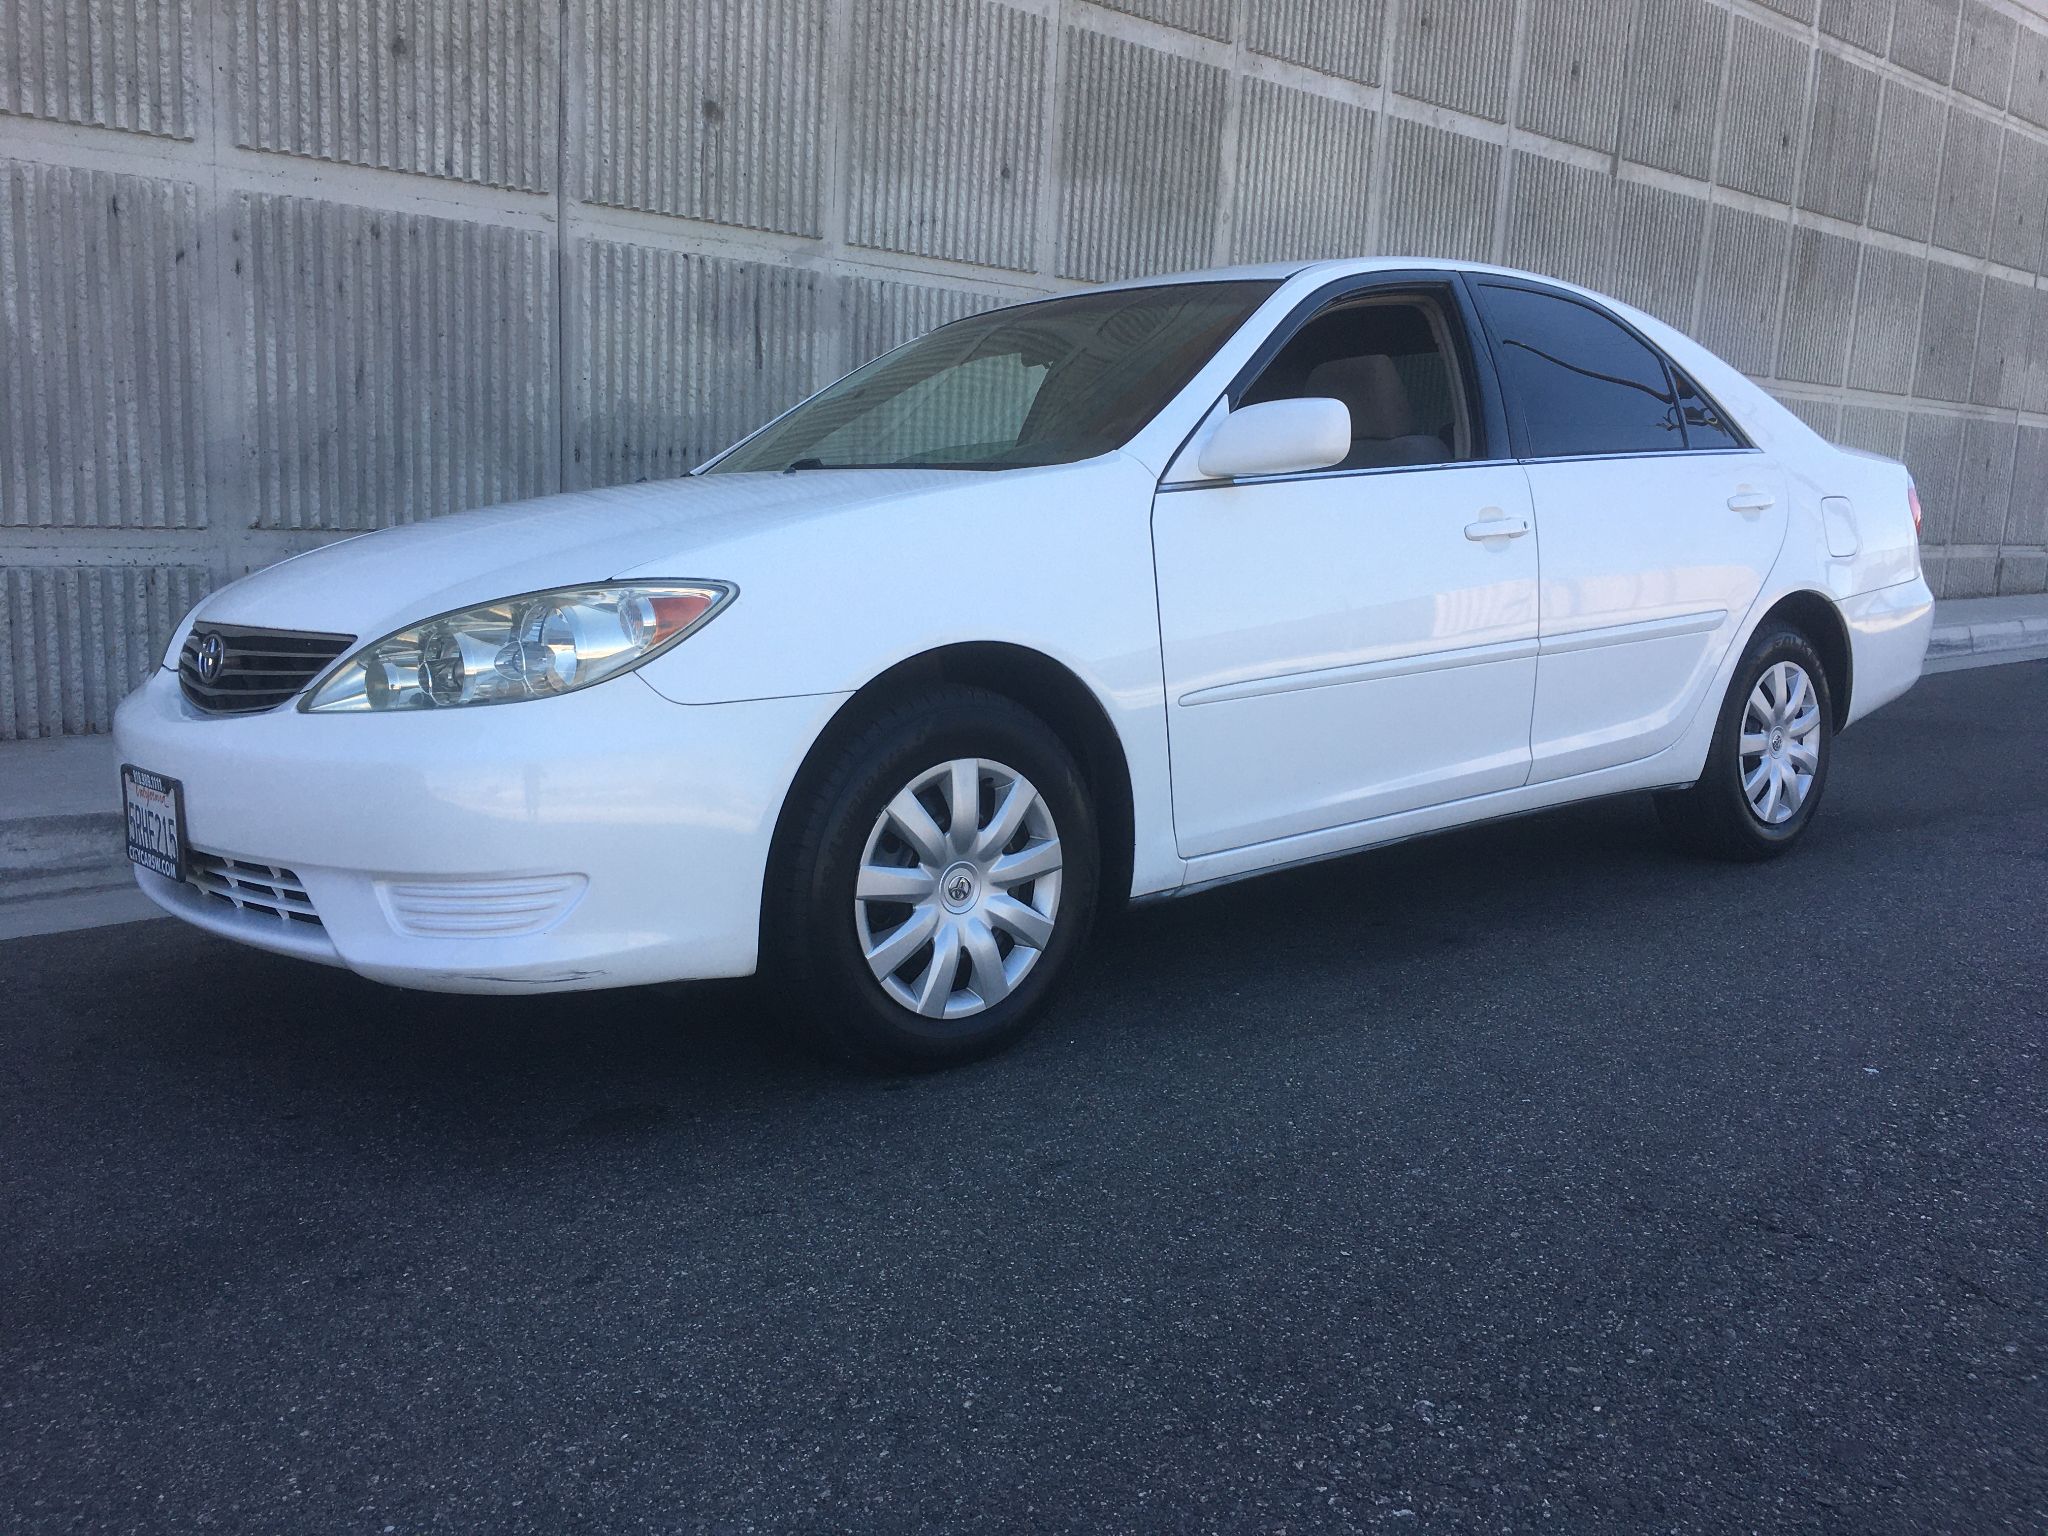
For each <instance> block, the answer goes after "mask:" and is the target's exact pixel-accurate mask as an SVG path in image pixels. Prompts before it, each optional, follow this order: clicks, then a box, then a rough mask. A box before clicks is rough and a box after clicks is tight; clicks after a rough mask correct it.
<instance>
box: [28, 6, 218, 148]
mask: <svg viewBox="0 0 2048 1536" xmlns="http://www.w3.org/2000/svg"><path fill="white" fill-rule="evenodd" d="M194 87H195V80H194V76H193V20H192V0H6V3H5V4H0V112H13V113H17V114H19V115H20V116H23V117H43V118H49V119H51V120H52V121H55V122H61V123H89V124H91V125H93V126H94V127H98V128H123V129H126V130H128V131H129V132H131V133H152V134H157V135H159V136H161V137H164V138H171V139H189V138H191V137H192V136H193V130H194V127H195V125H196V123H197V122H198V108H197V105H196V95H195V89H194Z"/></svg>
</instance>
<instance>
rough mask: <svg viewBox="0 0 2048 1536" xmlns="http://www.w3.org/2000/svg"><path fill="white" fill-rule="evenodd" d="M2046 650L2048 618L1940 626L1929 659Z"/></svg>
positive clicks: (1929, 651)
mask: <svg viewBox="0 0 2048 1536" xmlns="http://www.w3.org/2000/svg"><path fill="white" fill-rule="evenodd" d="M2043 649H2048V616H2044V617H2041V618H2037V619H2036V618H2028V619H1993V620H1989V621H1987V622H1984V623H1980V624H1937V625H1936V626H1935V628H1934V635H1933V637H1932V638H1931V639H1930V640H1929V641H1928V643H1927V659H1928V661H1929V662H1937V661H1952V660H1954V659H1956V658H1957V657H1961V656H1991V655H1996V654H1999V653H2001V652H2007V651H2038V650H2043ZM2015 659H2016V658H2015Z"/></svg>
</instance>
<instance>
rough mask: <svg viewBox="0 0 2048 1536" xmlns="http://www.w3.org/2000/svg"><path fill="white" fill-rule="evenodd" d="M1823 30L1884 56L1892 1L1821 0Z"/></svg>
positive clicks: (1888, 35)
mask: <svg viewBox="0 0 2048 1536" xmlns="http://www.w3.org/2000/svg"><path fill="white" fill-rule="evenodd" d="M1820 29H1821V31H1823V32H1825V33H1827V34H1828V36H1830V37H1839V38H1840V39H1841V40H1842V41H1843V42H1845V43H1854V44H1855V45H1856V46H1857V47H1858V48H1862V49H1866V50H1868V51H1869V52H1871V53H1875V54H1879V55H1882V54H1883V53H1884V48H1885V41H1886V39H1887V38H1889V37H1890V36H1891V29H1892V0H1820Z"/></svg>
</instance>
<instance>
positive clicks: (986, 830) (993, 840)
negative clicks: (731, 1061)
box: [769, 687, 1100, 1067]
mask: <svg viewBox="0 0 2048 1536" xmlns="http://www.w3.org/2000/svg"><path fill="white" fill-rule="evenodd" d="M802 793H803V796H804V798H803V800H802V802H801V803H799V804H798V805H796V806H794V807H792V812H793V814H794V815H795V816H796V817H797V818H798V820H797V821H796V822H795V823H794V824H793V825H794V827H795V835H794V836H793V837H792V838H790V839H789V840H788V842H787V843H786V845H785V846H786V850H787V851H786V855H785V859H784V863H785V867H784V868H783V869H782V870H781V871H780V874H781V879H780V880H779V881H778V882H777V884H778V885H779V887H780V891H779V894H773V895H771V900H773V901H775V902H776V903H777V906H776V908H775V909H772V910H771V928H772V929H773V930H774V938H775V942H774V943H773V944H772V946H771V951H770V955H769V963H770V964H771V966H772V967H773V968H774V970H775V971H776V973H777V974H776V976H775V977H774V979H775V980H776V981H778V982H779V983H780V984H781V986H782V990H783V992H784V994H785V996H786V997H787V998H788V1000H789V1001H790V1002H791V1003H792V1005H794V1006H795V1007H796V1008H797V1009H798V1010H799V1011H801V1012H802V1013H803V1014H804V1015H805V1016H806V1017H807V1018H808V1019H809V1020H810V1021H811V1022H812V1023H814V1024H815V1026H816V1027H817V1029H818V1030H819V1032H820V1033H821V1034H822V1035H823V1037H824V1038H825V1040H826V1041H827V1042H828V1043H830V1044H833V1045H835V1046H837V1047H839V1048H840V1049H841V1050H843V1051H846V1052H849V1053H852V1054H855V1055H858V1056H862V1057H866V1058H868V1059H870V1060H874V1061H880V1062H884V1063H888V1064H892V1065H900V1066H916V1067H932V1066H946V1065H951V1064H953V1063H956V1062H963V1061H969V1060H973V1059H974V1058H976V1057H980V1056H985V1055H988V1054H989V1053H991V1052H993V1051H997V1050H1000V1049H1002V1048H1003V1047H1004V1046H1007V1045H1009V1044H1010V1043H1011V1042H1012V1041H1014V1040H1016V1039H1017V1038H1018V1037H1019V1036H1020V1035H1022V1034H1023V1033H1024V1032H1025V1031H1026V1030H1027V1029H1029V1028H1030V1026H1031V1024H1032V1023H1033V1022H1034V1020H1035V1018H1036V1016H1037V1014H1038V1012H1039V1011H1040V1009H1041V1008H1042V1007H1043V1005H1044V1004H1045V1002H1046V1000H1047V998H1048V997H1049V996H1050V994H1051V993H1052V991H1053V988H1054V986H1055V984H1056V983H1057V982H1058V981H1059V979H1060V977H1061V974H1062V972H1064V971H1065V970H1066V969H1067V967H1068V965H1069V964H1070V962H1071V960H1072V958H1073V955H1074V953H1075V951H1076V950H1077V948H1078V947H1079V945H1080V943H1081V941H1082V939H1083V938H1084V937H1085V936H1086V932H1087V929H1088V925H1089V922H1090V919H1091V918H1092V916H1093V913H1094V908H1095V897H1096V883H1097V876H1098V870H1099V864H1100V860H1099V853H1098V849H1097V844H1096V831H1095V817H1094V813H1093V807H1092V805H1091V803H1090V800H1089V795H1088V789H1087V785H1086V783H1085V782H1084V780H1083V778H1082V775H1081V772H1080V770H1079V768H1078V767H1077V765H1076V764H1075V762H1074V759H1073V757H1072V755H1071V754H1070V753H1069V752H1068V751H1067V750H1066V748H1065V747H1064V746H1063V745H1062V744H1061V743H1060V741H1059V739H1058V738H1057V737H1056V736H1055V735H1054V734H1053V732H1052V731H1051V729H1050V728H1049V727H1047V726H1046V725H1045V724H1044V723H1043V722H1042V721H1040V720H1039V719H1038V718H1037V717H1036V716H1035V715H1033V714H1031V713H1030V712H1029V711H1027V710H1025V709H1023V708H1022V707H1020V706H1019V705H1017V704H1015V703H1013V702H1011V701H1010V700H1008V699H1006V698H1003V697H1001V696H999V695H996V694H992V693H987V692H984V691H982V690H979V689H969V688H950V687H949V688H943V689H934V690H933V691H932V692H930V693H928V694H926V695H924V696H922V697H920V698H917V699H914V700H909V701H906V702H904V703H900V704H897V705H895V706H892V707H890V708H888V709H885V710H883V711H881V712H879V713H877V714H876V715H875V716H874V717H873V718H872V719H870V720H868V721H867V722H865V723H864V724H863V725H862V726H861V727H859V728H858V729H857V730H856V731H854V732H853V733H852V735H851V736H850V738H849V739H847V740H846V741H844V742H843V743H841V744H840V745H839V746H838V747H837V748H836V749H835V750H834V755H833V757H832V759H831V760H830V762H829V763H828V764H827V765H826V766H825V770H824V771H823V772H822V773H820V774H817V775H814V776H810V780H809V782H808V783H807V784H806V786H805V788H804V790H803V791H802Z"/></svg>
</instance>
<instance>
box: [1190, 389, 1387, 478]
mask: <svg viewBox="0 0 2048 1536" xmlns="http://www.w3.org/2000/svg"><path fill="white" fill-rule="evenodd" d="M1350 453H1351V412H1350V410H1349V409H1348V408H1347V407H1346V406H1345V404H1344V402H1343V401H1341V400H1268V401H1267V402H1266V403H1265V404H1264V405H1247V406H1244V407H1242V408H1241V409H1238V410H1235V411H1232V412H1231V413H1230V414H1229V415H1228V416H1225V417H1224V418H1223V421H1222V423H1221V424H1220V425H1219V426H1218V427H1217V428H1216V430H1215V431H1214V432H1212V433H1210V434H1209V441H1208V442H1206V443H1204V444H1203V445H1202V456H1201V458H1200V459H1198V460H1197V461H1196V463H1197V467H1198V468H1200V470H1201V471H1202V473H1203V474H1204V475H1207V476H1208V477H1209V478H1210V479H1212V480H1235V479H1238V478H1239V477H1241V476H1244V475H1291V474H1299V473H1300V472H1301V471H1303V470H1307V469H1328V468H1329V467H1330V466H1331V465H1332V464H1341V463H1343V462H1344V460H1345V459H1346V458H1347V457H1348V456H1349V455H1350Z"/></svg>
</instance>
